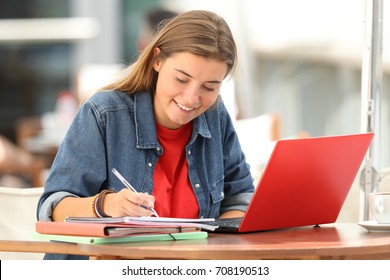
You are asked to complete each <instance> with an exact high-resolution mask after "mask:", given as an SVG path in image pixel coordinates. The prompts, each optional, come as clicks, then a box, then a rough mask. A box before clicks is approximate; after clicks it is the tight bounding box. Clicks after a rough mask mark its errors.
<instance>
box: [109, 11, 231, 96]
mask: <svg viewBox="0 0 390 280" xmlns="http://www.w3.org/2000/svg"><path fill="white" fill-rule="evenodd" d="M155 48H160V50H161V52H160V53H159V55H158V57H159V58H161V59H165V58H167V57H169V56H170V55H172V54H174V53H179V52H189V53H192V54H195V55H199V56H202V57H205V58H212V59H217V60H220V61H223V62H225V63H226V65H227V67H228V71H227V73H226V75H228V74H230V73H231V72H232V71H233V69H234V67H235V64H236V60H237V50H236V45H235V42H234V39H233V36H232V33H231V31H230V28H229V26H228V25H227V23H226V22H225V20H224V19H223V18H222V17H220V16H218V15H217V14H215V13H213V12H210V11H201V10H195V11H189V12H185V13H182V14H179V15H178V16H176V17H174V18H173V19H171V20H169V21H166V22H165V24H164V25H163V26H161V27H160V29H159V31H158V32H157V34H156V35H155V36H154V38H153V39H152V40H151V42H150V43H149V45H148V46H147V47H146V48H145V49H144V51H143V52H142V53H141V54H140V56H139V57H138V59H137V60H136V61H135V62H134V64H132V65H130V66H129V67H128V68H127V69H125V73H126V74H125V75H122V77H121V78H120V79H119V80H117V81H116V82H114V83H112V84H110V85H108V86H106V87H104V89H109V90H121V91H124V92H126V93H128V94H131V93H135V92H140V91H149V90H150V91H151V92H153V91H154V88H155V85H156V81H157V74H158V73H157V72H156V71H155V70H154V68H153V64H154V62H155V60H156V59H157V57H155V56H154V50H155Z"/></svg>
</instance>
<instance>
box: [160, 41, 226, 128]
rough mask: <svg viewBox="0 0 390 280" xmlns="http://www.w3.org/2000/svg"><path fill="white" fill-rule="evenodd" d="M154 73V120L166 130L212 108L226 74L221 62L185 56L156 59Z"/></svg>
mask: <svg viewBox="0 0 390 280" xmlns="http://www.w3.org/2000/svg"><path fill="white" fill-rule="evenodd" d="M158 53H159V49H156V51H155V54H158ZM154 69H155V70H156V71H157V72H158V78H157V85H156V92H155V95H154V113H155V118H156V121H157V122H158V123H159V124H160V125H162V126H164V127H166V128H169V129H177V128H179V127H181V126H182V125H184V124H186V123H188V122H190V121H192V120H193V119H195V118H196V117H197V116H199V115H200V114H202V113H203V112H204V111H206V110H207V109H208V108H209V107H210V106H212V105H213V104H214V102H215V101H216V99H217V97H218V94H219V90H220V87H221V83H222V81H223V79H224V77H225V75H226V73H227V66H226V64H225V63H224V62H221V61H219V60H215V59H205V58H204V57H201V56H197V55H194V54H191V53H187V52H181V53H176V54H174V55H171V56H170V57H168V58H167V59H164V60H161V59H158V60H157V61H156V62H155V64H154Z"/></svg>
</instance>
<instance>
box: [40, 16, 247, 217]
mask: <svg viewBox="0 0 390 280" xmlns="http://www.w3.org/2000/svg"><path fill="white" fill-rule="evenodd" d="M235 63H236V46H235V43H234V39H233V37H232V34H231V31H230V29H229V27H228V25H227V24H226V22H225V21H224V20H223V19H222V18H221V17H220V16H218V15H216V14H215V13H213V12H209V11H190V12H185V13H183V14H180V15H178V16H176V17H175V18H173V19H172V20H171V21H169V22H168V23H167V24H166V25H164V26H163V27H162V28H161V30H160V31H159V32H158V33H157V34H156V36H155V37H154V39H153V40H152V41H151V42H150V44H149V45H148V46H147V47H146V48H145V49H144V51H143V52H142V53H141V55H140V56H139V58H138V60H137V61H136V62H135V63H134V64H133V65H131V66H130V67H129V68H128V69H127V71H126V74H125V75H124V76H123V78H121V79H120V80H118V81H117V82H115V83H113V84H111V85H109V86H107V87H105V88H104V89H103V90H102V91H101V92H98V93H96V94H95V95H94V96H92V97H91V98H90V99H89V100H87V101H86V102H85V103H84V104H83V105H82V106H81V108H80V111H79V113H78V115H77V116H76V118H75V119H74V121H73V123H72V125H71V127H70V128H69V130H68V133H67V135H66V137H65V139H64V141H63V143H62V145H61V147H60V149H59V151H58V154H57V156H56V159H55V161H54V163H53V165H52V168H51V172H50V175H49V178H48V179H47V182H46V185H45V191H44V193H43V195H42V197H41V199H40V201H39V205H38V218H39V220H53V221H63V220H64V218H65V217H67V216H84V217H86V216H91V217H92V216H101V217H103V216H112V217H117V216H148V215H152V212H151V208H154V209H155V210H156V211H157V213H158V214H159V215H160V216H163V217H185V218H201V217H213V218H219V217H237V216H242V215H243V214H244V212H245V210H246V208H247V205H248V203H249V201H250V198H251V196H252V194H253V191H254V186H253V180H252V177H251V174H250V171H249V167H248V165H247V163H246V162H245V156H244V154H243V152H242V151H241V148H240V144H239V141H238V138H237V135H236V132H235V130H234V127H233V125H232V121H231V119H230V117H229V115H228V113H227V110H226V108H225V106H224V104H223V103H222V101H221V99H220V97H219V90H220V87H221V84H222V81H223V80H224V79H225V78H226V77H228V76H229V74H231V72H232V70H233V69H234V66H235ZM113 168H115V169H117V170H118V171H119V172H120V173H121V174H122V175H123V177H124V178H126V180H127V181H128V182H130V183H131V184H132V185H133V187H134V188H135V189H136V190H137V192H138V193H139V194H141V195H139V194H137V193H135V192H133V191H131V190H129V189H127V188H126V187H125V186H124V185H123V184H122V183H121V181H119V180H118V178H117V177H116V176H115V175H114V174H113V173H112V171H111V170H112V169H113Z"/></svg>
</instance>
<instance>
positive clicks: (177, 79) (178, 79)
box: [176, 77, 186, 84]
mask: <svg viewBox="0 0 390 280" xmlns="http://www.w3.org/2000/svg"><path fill="white" fill-rule="evenodd" d="M176 81H178V82H179V83H181V84H184V83H186V81H184V80H182V79H180V78H178V77H176Z"/></svg>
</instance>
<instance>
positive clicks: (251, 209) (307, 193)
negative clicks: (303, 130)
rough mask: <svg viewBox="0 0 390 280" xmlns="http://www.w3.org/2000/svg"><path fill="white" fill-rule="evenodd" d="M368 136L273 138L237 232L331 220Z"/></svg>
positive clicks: (360, 158) (345, 190)
mask: <svg viewBox="0 0 390 280" xmlns="http://www.w3.org/2000/svg"><path fill="white" fill-rule="evenodd" d="M372 138H373V133H364V134H353V135H342V136H327V137H311V138H303V139H284V140H279V141H277V142H276V144H275V147H274V150H273V152H272V154H271V156H270V158H269V160H268V162H267V165H266V167H265V169H264V172H263V174H262V176H261V178H260V180H259V183H258V185H257V188H256V190H255V193H254V194H253V197H252V200H251V202H250V204H249V206H248V209H247V211H246V213H245V216H244V218H243V220H242V222H241V224H240V227H239V229H238V231H239V232H250V231H260V230H270V229H278V228H288V227H296V226H306V225H317V224H326V223H333V222H335V221H336V219H337V217H338V215H339V213H340V210H341V208H342V206H343V204H344V201H345V199H346V197H347V195H348V192H349V190H350V188H351V186H352V183H353V181H354V179H355V177H356V175H357V172H358V171H359V168H360V166H361V164H362V161H363V159H364V157H365V155H366V152H367V150H368V147H369V145H370V142H371V140H372Z"/></svg>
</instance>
